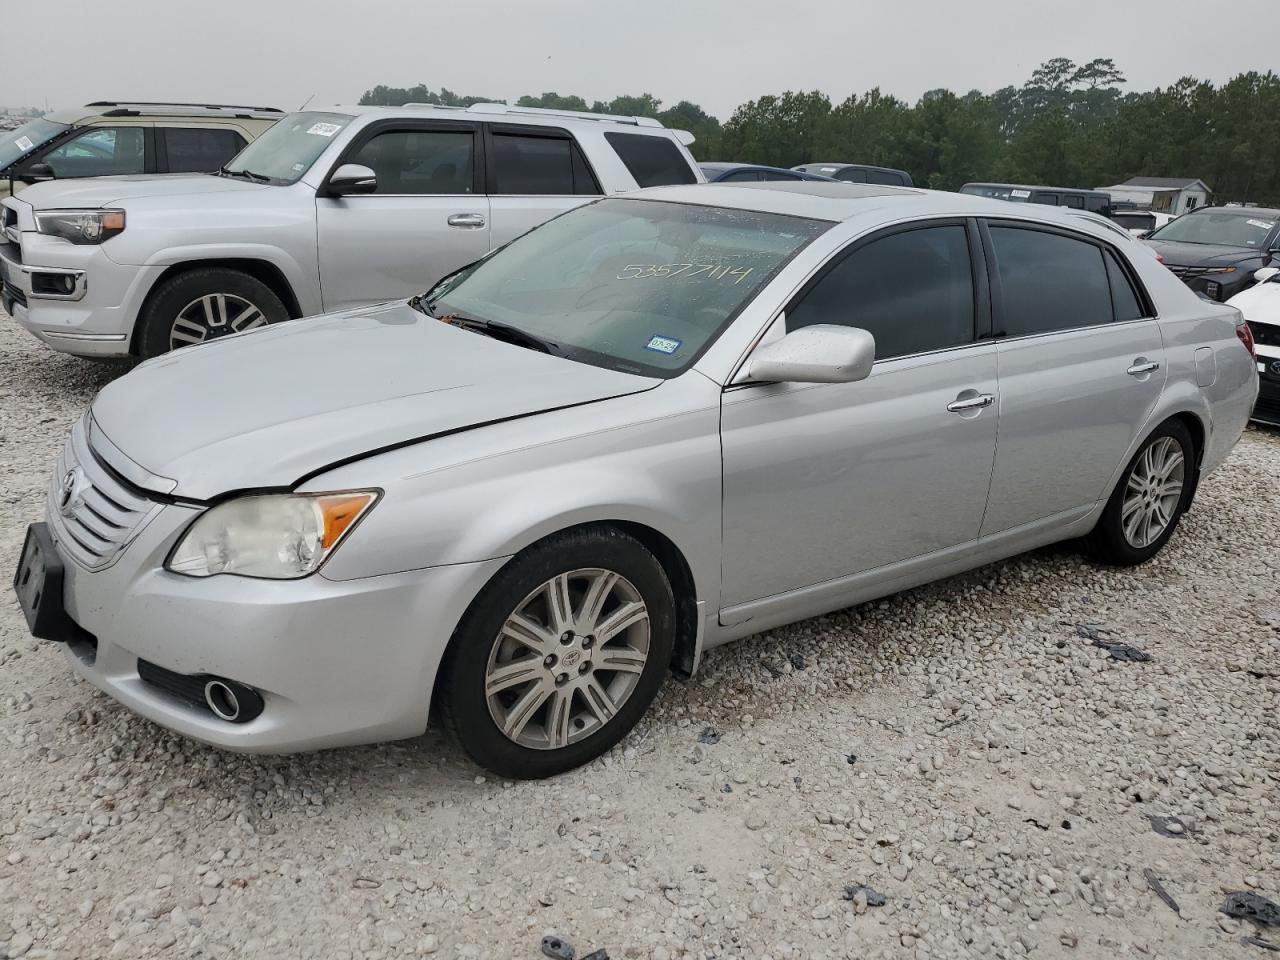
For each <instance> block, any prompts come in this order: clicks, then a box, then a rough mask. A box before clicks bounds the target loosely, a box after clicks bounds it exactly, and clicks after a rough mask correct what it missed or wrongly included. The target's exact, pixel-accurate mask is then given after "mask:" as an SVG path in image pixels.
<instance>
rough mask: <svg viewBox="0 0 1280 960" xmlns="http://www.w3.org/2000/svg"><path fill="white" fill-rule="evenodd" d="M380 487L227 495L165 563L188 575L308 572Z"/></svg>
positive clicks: (277, 576)
mask: <svg viewBox="0 0 1280 960" xmlns="http://www.w3.org/2000/svg"><path fill="white" fill-rule="evenodd" d="M378 495H379V494H378V491H376V490H348V491H343V492H339V493H318V494H305V493H284V494H260V495H251V496H246V497H238V498H236V499H235V500H228V501H227V502H226V503H220V504H218V505H217V506H216V507H212V508H210V509H209V510H207V511H205V512H204V513H203V514H201V515H200V517H199V518H198V519H197V520H196V521H195V523H193V524H191V526H190V527H189V528H188V529H187V532H186V533H185V534H184V535H183V537H182V539H181V540H180V541H178V545H177V547H175V548H174V550H173V553H171V554H170V555H169V560H168V562H167V563H166V564H165V566H166V567H167V568H168V569H169V570H172V571H173V572H174V573H180V574H182V575H183V576H187V577H212V576H216V575H217V574H220V573H226V574H232V575H234V576H240V577H262V578H265V579H268V580H295V579H297V578H299V577H305V576H309V575H310V574H312V573H315V572H316V571H317V570H318V569H320V565H321V564H322V563H324V561H325V560H326V559H327V558H328V556H329V554H331V553H333V551H334V550H336V549H337V548H338V544H340V543H341V542H342V541H343V539H344V538H345V537H346V535H347V534H348V533H349V532H350V531H351V529H352V527H354V526H355V524H356V522H357V521H358V520H359V519H360V518H361V517H362V516H363V515H364V514H365V512H366V511H368V510H369V508H370V507H372V506H373V504H374V503H375V502H376V501H377V499H378Z"/></svg>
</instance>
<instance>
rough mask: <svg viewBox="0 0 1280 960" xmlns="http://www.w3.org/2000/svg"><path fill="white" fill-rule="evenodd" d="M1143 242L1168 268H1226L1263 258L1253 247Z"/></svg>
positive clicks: (1157, 241)
mask: <svg viewBox="0 0 1280 960" xmlns="http://www.w3.org/2000/svg"><path fill="white" fill-rule="evenodd" d="M1143 242H1144V243H1145V244H1146V245H1147V246H1149V247H1152V248H1153V249H1154V250H1155V251H1156V253H1158V254H1160V256H1162V257H1164V263H1165V266H1167V267H1168V266H1174V267H1215V266H1224V267H1226V266H1230V265H1231V264H1233V263H1239V262H1240V261H1242V260H1257V259H1261V257H1262V251H1261V250H1255V249H1253V248H1252V247H1227V246H1219V245H1217V244H1208V243H1175V242H1172V241H1165V240H1144V241H1143Z"/></svg>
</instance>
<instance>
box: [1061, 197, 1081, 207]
mask: <svg viewBox="0 0 1280 960" xmlns="http://www.w3.org/2000/svg"><path fill="white" fill-rule="evenodd" d="M1062 205H1063V206H1064V207H1070V208H1071V209H1072V210H1083V209H1084V197H1075V196H1071V195H1070V194H1068V195H1067V196H1065V197H1063V198H1062Z"/></svg>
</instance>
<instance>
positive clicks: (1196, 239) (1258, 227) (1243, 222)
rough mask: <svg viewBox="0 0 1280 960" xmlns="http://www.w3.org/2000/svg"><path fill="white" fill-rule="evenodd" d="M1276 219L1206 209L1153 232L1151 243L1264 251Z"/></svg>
mask: <svg viewBox="0 0 1280 960" xmlns="http://www.w3.org/2000/svg"><path fill="white" fill-rule="evenodd" d="M1275 225H1276V222H1275V220H1273V219H1272V218H1271V217H1269V216H1266V215H1264V214H1261V213H1257V212H1252V211H1249V210H1247V209H1241V210H1239V212H1237V211H1235V210H1232V211H1223V212H1220V211H1216V210H1203V211H1201V212H1200V213H1193V214H1188V215H1187V216H1184V217H1179V218H1178V219H1177V220H1174V221H1172V222H1170V223H1168V224H1166V225H1165V226H1163V227H1161V228H1160V229H1159V230H1157V231H1156V232H1155V233H1153V234H1152V235H1151V236H1150V237H1149V238H1148V239H1150V240H1171V241H1174V242H1175V243H1203V244H1210V245H1218V246H1224V247H1255V248H1261V247H1262V245H1263V243H1264V242H1265V241H1266V239H1267V234H1269V233H1270V232H1271V229H1272V227H1274V226H1275Z"/></svg>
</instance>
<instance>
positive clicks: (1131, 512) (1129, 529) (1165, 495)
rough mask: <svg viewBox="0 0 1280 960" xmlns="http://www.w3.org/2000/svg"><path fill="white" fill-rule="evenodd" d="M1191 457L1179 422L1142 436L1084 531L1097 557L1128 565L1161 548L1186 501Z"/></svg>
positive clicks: (1189, 442)
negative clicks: (1098, 513)
mask: <svg viewBox="0 0 1280 960" xmlns="http://www.w3.org/2000/svg"><path fill="white" fill-rule="evenodd" d="M1195 455H1196V453H1195V443H1194V441H1193V440H1192V439H1191V432H1190V431H1189V430H1187V428H1186V427H1185V426H1184V425H1183V424H1182V423H1181V422H1180V421H1178V420H1169V421H1167V422H1166V423H1164V424H1162V425H1161V426H1160V427H1159V428H1158V429H1157V430H1156V431H1155V432H1154V433H1152V434H1151V436H1149V437H1147V439H1146V442H1144V443H1143V444H1142V446H1141V447H1140V448H1139V449H1138V452H1137V453H1136V454H1134V456H1133V459H1132V460H1130V461H1129V466H1128V468H1127V469H1126V470H1125V472H1124V474H1123V476H1121V478H1120V483H1119V484H1117V486H1116V489H1115V491H1114V492H1113V493H1112V494H1111V499H1110V501H1108V503H1107V507H1106V509H1105V510H1104V511H1103V513H1102V517H1101V518H1100V519H1099V520H1098V525H1097V526H1096V527H1095V528H1094V530H1093V533H1092V534H1090V535H1089V546H1090V547H1091V548H1092V552H1093V554H1094V555H1095V556H1096V557H1097V558H1098V559H1099V560H1101V561H1103V562H1104V563H1113V564H1118V565H1121V566H1131V565H1133V564H1138V563H1142V562H1144V561H1146V560H1149V559H1150V558H1151V557H1153V556H1155V555H1156V554H1157V553H1159V552H1160V548H1161V547H1163V546H1164V545H1165V543H1167V542H1168V540H1169V538H1170V537H1171V536H1173V531H1174V530H1176V529H1177V527H1178V521H1179V520H1181V519H1182V515H1183V513H1185V512H1186V509H1187V507H1188V506H1190V504H1191V493H1192V489H1193V486H1194V484H1193V483H1192V480H1193V473H1194V470H1195V466H1194V465H1195Z"/></svg>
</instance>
